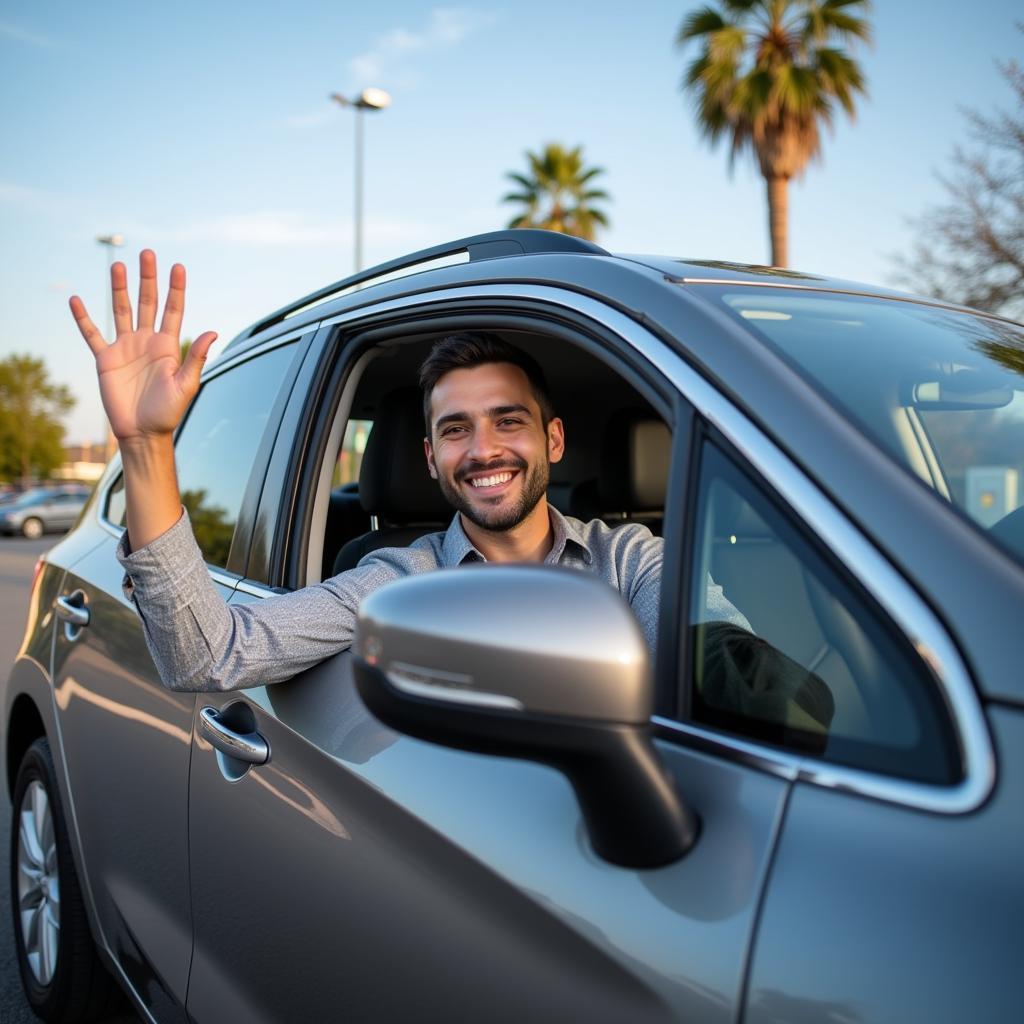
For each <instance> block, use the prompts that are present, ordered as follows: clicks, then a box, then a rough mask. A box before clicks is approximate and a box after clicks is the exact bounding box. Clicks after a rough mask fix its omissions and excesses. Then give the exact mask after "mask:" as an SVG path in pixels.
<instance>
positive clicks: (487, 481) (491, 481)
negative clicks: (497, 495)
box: [469, 473, 512, 487]
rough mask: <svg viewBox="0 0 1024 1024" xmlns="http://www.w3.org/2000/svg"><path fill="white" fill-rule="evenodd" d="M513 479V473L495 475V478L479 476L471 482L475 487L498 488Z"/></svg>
mask: <svg viewBox="0 0 1024 1024" xmlns="http://www.w3.org/2000/svg"><path fill="white" fill-rule="evenodd" d="M511 479H512V474H511V473H495V474H494V476H478V477H475V478H474V479H472V480H470V481H469V482H470V483H471V484H472V485H473V486H474V487H497V486H498V484H506V483H508V482H509V480H511Z"/></svg>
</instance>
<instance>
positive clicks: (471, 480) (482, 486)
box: [465, 469, 518, 495]
mask: <svg viewBox="0 0 1024 1024" xmlns="http://www.w3.org/2000/svg"><path fill="white" fill-rule="evenodd" d="M517 475H518V470H511V469H502V470H498V471H497V472H491V473H488V474H481V475H479V476H467V477H466V478H465V480H466V482H467V483H468V484H469V486H470V487H471V488H472V489H473V490H474V491H475V492H476V493H478V494H487V495H490V494H500V493H501V492H502V491H504V489H505V487H506V486H507V485H508V484H510V483H511V482H512V480H513V478H514V477H516V476H517Z"/></svg>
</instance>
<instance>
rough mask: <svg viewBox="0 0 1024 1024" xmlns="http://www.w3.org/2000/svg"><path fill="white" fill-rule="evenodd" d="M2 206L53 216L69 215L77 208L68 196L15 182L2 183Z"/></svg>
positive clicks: (0, 189) (0, 191) (0, 196)
mask: <svg viewBox="0 0 1024 1024" xmlns="http://www.w3.org/2000/svg"><path fill="white" fill-rule="evenodd" d="M0 204H7V205H10V206H18V207H21V209H23V210H32V211H34V212H36V213H42V214H47V215H51V216H57V215H63V214H67V213H69V212H71V211H73V210H75V209H76V207H77V203H76V202H75V201H74V200H73V199H71V198H69V197H67V196H60V195H55V194H54V193H52V192H46V191H44V190H43V189H39V188H29V187H28V186H26V185H18V184H15V183H14V182H13V181H0Z"/></svg>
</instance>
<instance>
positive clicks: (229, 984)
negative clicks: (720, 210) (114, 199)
mask: <svg viewBox="0 0 1024 1024" xmlns="http://www.w3.org/2000/svg"><path fill="white" fill-rule="evenodd" d="M466 329H485V330H490V331H495V332H498V333H499V334H501V335H502V336H503V337H505V338H507V339H508V340H509V341H511V342H512V343H514V344H516V345H518V346H520V347H521V348H523V349H525V350H527V351H528V352H529V353H530V354H532V355H533V356H534V357H535V358H536V359H537V360H538V361H539V362H540V363H541V365H542V366H543V368H544V370H545V372H546V374H547V376H548V379H549V384H550V388H551V391H552V393H553V397H554V403H555V408H556V410H557V411H558V413H559V415H560V416H561V417H562V418H563V420H564V421H565V424H566V433H567V454H566V457H565V458H564V459H563V460H562V461H561V462H560V463H558V464H557V465H555V466H553V467H552V481H551V487H550V489H549V492H548V497H549V500H550V501H551V503H552V504H554V505H556V506H557V507H559V508H560V509H562V510H563V511H564V512H566V513H568V514H570V515H574V516H577V517H578V518H581V519H592V518H595V517H600V518H603V519H605V520H606V521H607V522H609V523H616V522H623V521H627V522H642V523H646V524H647V525H648V526H649V527H650V529H651V530H652V531H653V532H654V533H656V534H658V535H660V536H662V537H663V538H664V541H665V546H664V568H663V571H662V577H661V604H660V615H661V620H660V621H661V626H660V629H659V635H658V642H657V653H656V656H655V657H654V658H653V659H649V657H648V654H647V652H646V650H645V649H644V648H643V646H642V644H641V643H640V642H639V641H638V631H637V628H636V625H635V623H634V621H633V619H632V616H631V613H630V611H629V609H628V607H627V606H626V605H625V604H624V603H623V602H621V600H620V599H619V598H618V597H617V596H616V595H615V593H614V592H612V591H611V590H609V589H608V588H607V587H606V586H605V584H603V583H602V582H600V581H598V580H596V579H593V578H591V577H589V576H588V575H586V574H574V573H571V572H569V571H568V570H556V569H553V568H550V567H544V566H530V567H509V566H489V567H486V568H482V569H481V568H468V569H458V570H450V571H445V572H440V573H435V574H428V575H424V576H418V577H412V578H409V579H405V580H401V581H398V582H397V583H395V584H393V585H391V586H390V587H387V588H384V589H382V590H380V591H378V592H377V593H375V594H373V595H371V597H370V598H368V599H367V600H366V601H365V602H364V604H363V606H362V610H361V619H360V625H359V633H358V640H357V645H356V649H355V650H354V651H352V652H345V653H343V654H340V655H337V656H336V657H334V658H332V659H330V660H327V661H325V662H323V663H321V664H319V665H317V666H315V667H314V668H311V669H309V670H308V671H306V672H303V673H301V674H299V675H297V676H296V677H294V678H293V679H291V680H289V681H286V682H282V683H277V684H275V685H272V686H265V687H264V686H256V687H254V688H253V689H250V690H246V691H242V692H227V693H201V694H195V693H181V692H171V691H169V690H167V689H165V688H164V687H163V686H162V685H161V683H160V680H159V679H158V678H157V675H156V672H155V669H154V666H153V663H152V661H151V659H150V657H149V654H148V652H147V649H146V646H145V643H144V640H143V635H142V629H141V623H140V621H139V615H138V612H137V610H136V608H135V606H134V605H133V604H132V603H131V602H130V600H129V599H128V598H127V597H126V596H125V593H124V592H123V590H122V572H121V569H120V567H119V565H118V563H117V562H116V560H115V557H114V550H115V546H116V544H117V543H118V540H119V538H120V537H121V534H122V532H123V529H124V491H123V486H122V481H121V470H120V466H119V463H118V461H117V459H116V458H115V460H114V461H113V462H112V463H111V464H110V466H109V467H108V468H107V470H106V472H105V474H104V476H103V478H102V479H101V480H100V482H99V484H98V486H97V488H96V490H95V492H94V494H93V496H92V497H91V499H90V500H89V503H88V505H87V508H86V510H85V512H84V514H83V516H82V518H81V521H80V522H79V524H78V526H77V528H76V529H75V530H73V531H72V532H71V534H70V535H69V536H68V537H67V538H65V539H64V540H63V541H62V542H61V543H59V544H57V545H56V546H55V547H54V548H53V549H52V550H51V551H50V552H48V554H47V556H46V558H45V559H44V560H43V562H42V564H41V566H40V569H39V572H38V575H37V577H36V580H35V583H34V585H33V588H32V593H31V598H30V604H29V617H28V625H27V629H26V633H25V639H24V642H23V645H22V649H21V651H20V653H19V655H18V659H17V661H16V663H15V665H14V668H13V670H12V672H11V674H10V678H9V680H8V681H7V682H6V684H5V685H4V686H3V689H2V690H0V714H2V716H3V717H2V723H3V729H2V735H3V739H4V743H5V747H4V754H3V759H2V764H3V766H4V767H5V769H6V773H7V774H6V779H7V785H8V790H9V793H10V794H11V797H12V800H13V804H14V811H15V813H14V816H13V820H14V822H15V825H14V832H13V835H12V837H11V843H12V858H11V859H12V865H13V870H12V885H13V893H12V901H13V904H14V906H15V908H16V910H15V920H14V930H15V937H16V946H17V955H18V960H19V965H20V970H21V975H22V979H23V982H24V986H25V990H26V993H27V997H28V999H29V1002H30V1003H31V1005H32V1007H33V1008H34V1009H35V1011H36V1012H37V1013H38V1014H39V1015H40V1016H42V1017H43V1018H44V1019H46V1020H50V1021H60V1020H68V1019H71V1018H72V1016H73V1015H74V1014H79V1015H80V1017H81V1019H84V1017H86V1016H90V1015H91V1016H92V1017H93V1018H94V1019H98V1018H99V1017H101V1015H102V1007H103V1006H104V1005H105V1002H104V1000H105V998H106V992H107V991H108V990H109V986H110V985H111V984H113V982H112V981H111V978H113V979H116V981H117V983H118V984H120V985H121V986H122V987H123V988H124V990H125V991H126V992H127V993H128V994H129V995H130V997H131V999H132V1000H133V1002H134V1003H135V1005H136V1006H137V1008H138V1010H139V1012H140V1013H141V1014H143V1015H144V1016H145V1017H146V1018H147V1019H152V1020H155V1021H180V1020H185V1019H188V1020H191V1021H194V1022H196V1024H211V1022H213V1024H219V1022H222V1021H246V1022H259V1021H266V1022H273V1021H277V1022H280V1021H326V1020H336V1019H339V1017H345V1018H346V1019H352V1020H359V1021H371V1020H373V1021H396V1020H417V1019H423V1020H481V1021H484V1020H486V1021H516V1022H520V1021H523V1020H535V1021H548V1020H586V1021H591V1022H597V1021H616V1022H621V1021H629V1022H647V1021H668V1020H687V1021H701V1022H705V1024H718V1022H722V1024H724V1022H733V1021H736V1020H743V1021H744V1022H746V1024H775V1022H778V1021H858V1022H871V1021H892V1022H905V1021H908V1020H927V1021H929V1022H931V1024H935V1022H950V1024H954V1022H955V1024H961V1022H963V1021H982V1020H984V1021H996V1020H1012V1019H1016V1017H1017V1015H1018V1014H1019V1007H1020V1005H1021V1004H1022V1002H1024V976H1022V973H1021V971H1020V969H1019V962H1018V961H1019V952H1020V948H1021V944H1020V939H1021V922H1022V921H1024V872H1022V871H1021V864H1022V863H1024V814H1022V813H1021V808H1022V807H1024V673H1022V672H1021V670H1020V666H1021V664H1024V630H1022V629H1021V628H1020V623H1021V618H1022V614H1024V509H1022V507H1021V498H1022V494H1021V492H1020V489H1019V481H1020V475H1021V473H1024V372H1022V366H1024V360H1022V356H1024V329H1022V328H1021V327H1020V326H1019V325H1016V324H1013V323H1010V322H1008V321H1006V320H1003V319H1000V318H998V317H993V316H986V315H983V314H979V313H975V312H972V311H969V310H964V309H960V308H953V307H950V306H947V305H944V304H942V303H940V302H932V301H928V300H924V299H915V298H912V297H909V296H905V295H900V294H896V293H892V292H886V291H882V290H879V289H874V288H870V287H867V286H862V285H854V284H850V283H848V282H842V281H836V280H832V279H829V278H825V277H820V276H815V275H812V274H802V273H796V272H787V271H779V270H773V269H767V268H759V267H746V266H738V265H733V264H725V263H720V262H699V261H683V260H676V259H668V258H663V257H645V256H629V257H620V256H614V255H612V254H609V253H607V252H605V251H604V250H602V249H599V248H598V247H597V246H594V245H592V244H590V243H586V242H582V241H579V240H577V239H573V238H568V237H566V236H561V235H550V234H548V233H545V232H533V231H509V232H497V233H494V234H490V235H484V236H479V237H475V238H471V239H465V240H461V241H458V242H453V243H451V244H449V245H445V246H439V247H437V248H436V249H432V250H428V251H425V252H421V253H416V254H414V255H412V256H409V257H407V258H405V259H402V260H396V261H394V262H393V263H390V264H386V265H384V266H382V267H378V268H375V269H373V270H369V271H366V272H364V273H362V274H360V275H357V276H356V277H354V278H349V279H347V280H344V281H341V282H339V283H338V284H336V285H332V286H330V287H328V288H324V289H322V290H321V291H319V292H316V293H314V294H312V295H309V296H306V297H303V298H300V299H298V300H297V301H296V302H294V303H293V304H291V305H289V306H288V307H287V308H285V309H281V310H278V311H277V312H275V313H272V314H270V315H268V316H267V317H265V318H264V319H263V320H261V321H260V322H258V323H257V324H255V325H254V326H253V327H252V328H250V329H248V330H246V331H244V332H243V333H242V334H241V335H240V336H239V337H238V338H236V339H235V340H234V341H233V342H232V343H231V344H230V345H228V346H227V347H226V348H225V349H224V351H223V352H221V354H220V356H219V358H218V359H217V360H216V361H215V362H213V363H212V364H211V365H209V366H208V367H207V369H206V371H205V373H204V377H203V385H202V388H201V390H200V392H199V394H198V396H197V398H196V400H195V402H194V404H193V405H192V407H191V409H190V411H189V413H188V415H187V417H186V419H185V420H184V423H183V424H182V426H181V428H180V429H179V431H178V433H177V435H176V440H175V447H176V461H177V465H178V470H179V476H180V483H181V490H182V497H183V501H184V503H185V505H186V506H187V507H188V509H189V512H190V514H191V519H192V522H193V525H194V529H195V533H196V537H197V539H198V541H199V544H200V547H201V548H202V551H203V553H204V556H205V559H206V561H207V564H208V567H209V574H210V579H211V580H212V582H213V585H214V586H215V587H216V588H217V589H218V590H219V592H220V593H221V594H222V595H223V597H224V600H225V601H227V602H230V603H232V604H240V603H242V602H252V601H263V600H267V599H269V598H271V597H272V596H273V595H275V594H277V593H280V592H281V591H288V590H293V589H296V588H298V587H302V586H304V585H307V584H312V583H316V582H318V581H321V580H323V579H326V578H327V577H329V576H331V575H332V574H334V573H336V572H339V571H343V570H345V569H346V568H349V567H351V566H353V565H355V564H356V562H357V561H358V560H359V558H360V557H361V556H363V555H364V554H366V553H367V552H368V551H372V550H374V549H376V548H379V547H382V546H400V545H405V544H408V543H410V542H411V541H412V540H413V538H415V537H418V536H420V535H421V534H423V533H424V532H428V531H433V530H439V529H443V528H444V527H445V526H446V525H447V523H448V521H449V520H450V517H451V510H450V509H448V508H446V507H445V505H444V503H443V502H442V501H441V500H440V497H439V494H438V492H437V488H436V485H435V484H434V483H433V482H432V481H431V480H430V479H429V477H428V475H427V472H426V469H425V466H424V465H423V451H422V449H423V445H422V438H423V433H424V428H423V419H422V408H421V400H420V396H419V394H418V392H417V391H416V389H415V388H414V387H413V384H414V382H415V379H416V368H417V366H418V365H419V363H420V361H421V360H422V359H423V357H424V355H425V354H426V353H427V352H428V351H429V349H430V346H431V344H432V343H433V342H434V341H435V340H436V339H437V338H439V337H441V336H443V335H445V334H448V333H451V332H453V331H458V330H466ZM357 464H358V465H359V470H358V479H355V478H353V472H354V467H355V466H356V465H357ZM709 575H710V577H711V578H712V579H713V580H714V581H715V583H716V584H717V585H719V586H721V587H723V588H724V592H725V596H726V597H727V598H728V599H729V601H731V602H732V604H733V605H735V607H736V608H738V609H739V610H740V611H741V612H742V613H743V615H744V616H746V618H747V619H748V620H749V622H750V624H751V625H752V627H753V630H754V634H753V635H751V634H749V633H746V632H744V631H743V630H739V629H736V628H735V627H730V628H733V629H734V630H735V632H734V633H733V634H729V635H724V634H723V633H722V632H721V630H722V628H723V627H722V625H721V624H720V623H719V624H716V623H714V622H709V621H707V619H708V616H707V615H706V614H705V601H706V595H707V593H708V583H707V581H708V577H709ZM174 585H175V583H174V579H173V578H172V577H171V576H170V575H169V577H168V586H174ZM309 629H310V634H311V636H315V635H316V630H317V624H316V623H310V624H309ZM495 755H498V756H495ZM80 1017H75V1019H80Z"/></svg>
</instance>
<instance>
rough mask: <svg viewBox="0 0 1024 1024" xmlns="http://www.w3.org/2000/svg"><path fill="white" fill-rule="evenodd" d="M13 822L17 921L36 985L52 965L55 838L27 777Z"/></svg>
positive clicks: (42, 792)
mask: <svg viewBox="0 0 1024 1024" xmlns="http://www.w3.org/2000/svg"><path fill="white" fill-rule="evenodd" d="M18 817H19V820H18V868H17V871H18V919H19V922H20V924H21V939H22V944H23V945H24V947H25V958H26V959H27V960H28V965H29V968H30V969H31V971H32V974H33V975H34V976H35V979H36V981H37V982H39V984H40V985H48V984H49V983H50V981H51V980H52V978H53V974H54V971H55V970H56V969H57V946H58V943H59V941H60V880H59V878H58V875H57V837H56V835H55V833H54V829H53V814H52V813H51V811H50V799H49V797H48V796H47V793H46V789H45V787H44V786H43V784H42V783H41V782H38V781H35V780H33V781H32V782H31V783H30V784H29V786H28V789H26V790H25V795H24V796H23V797H22V799H21V810H20V812H19V816H18Z"/></svg>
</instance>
